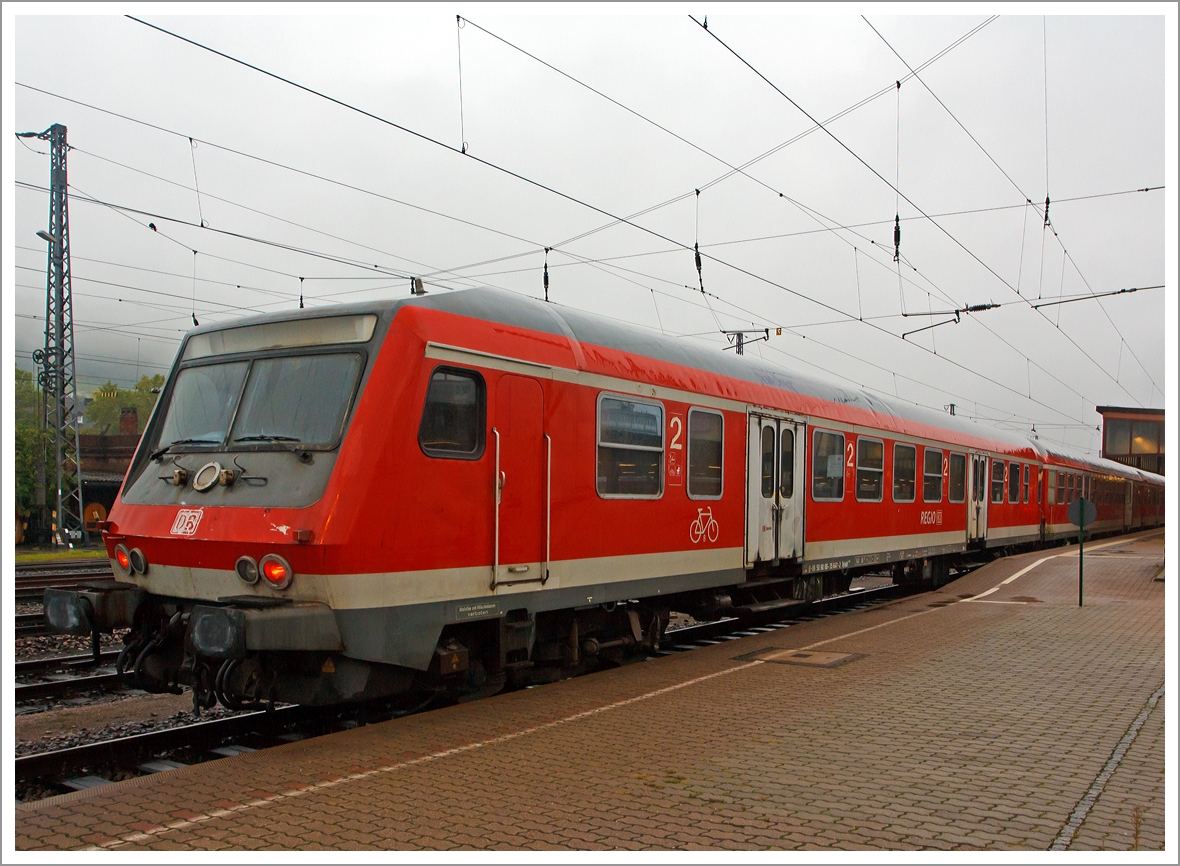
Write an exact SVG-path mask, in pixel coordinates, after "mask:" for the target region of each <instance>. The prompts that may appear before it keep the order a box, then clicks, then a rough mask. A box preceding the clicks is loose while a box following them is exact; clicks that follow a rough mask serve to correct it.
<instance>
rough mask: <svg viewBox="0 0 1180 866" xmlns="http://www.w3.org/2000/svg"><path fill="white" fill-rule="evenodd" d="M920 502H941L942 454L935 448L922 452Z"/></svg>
mask: <svg viewBox="0 0 1180 866" xmlns="http://www.w3.org/2000/svg"><path fill="white" fill-rule="evenodd" d="M922 501H923V502H942V452H941V451H939V450H938V449H937V448H927V449H926V450H925V451H923V452H922Z"/></svg>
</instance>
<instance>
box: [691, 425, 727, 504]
mask: <svg viewBox="0 0 1180 866" xmlns="http://www.w3.org/2000/svg"><path fill="white" fill-rule="evenodd" d="M724 429H725V424H724V419H723V418H722V417H721V415H720V414H719V413H717V412H705V411H703V410H701V409H689V410H688V495H689V496H690V497H692V498H693V499H697V498H704V499H716V498H718V497H719V496H721V478H722V472H721V454H722V441H723V440H724V436H723V432H724Z"/></svg>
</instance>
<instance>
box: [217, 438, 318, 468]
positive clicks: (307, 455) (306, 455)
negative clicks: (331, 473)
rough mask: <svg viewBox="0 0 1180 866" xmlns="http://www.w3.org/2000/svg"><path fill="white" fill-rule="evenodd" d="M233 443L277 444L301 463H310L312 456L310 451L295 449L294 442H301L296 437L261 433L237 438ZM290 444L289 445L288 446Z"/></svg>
mask: <svg viewBox="0 0 1180 866" xmlns="http://www.w3.org/2000/svg"><path fill="white" fill-rule="evenodd" d="M234 441H235V442H277V443H279V444H280V445H282V446H283V447H284V448H286V449H287V450H288V451H290V452H291V453H292V454H294V455H295V456H296V457H298V458H299V462H301V463H311V462H312V456H311V452H310V451H305V450H303V449H302V448H297V447H295V444H294V443H296V442H301V441H303V440H301V439H300V438H299V437H298V436H279V435H273V434H270V433H261V434H258V435H256V436H238V437H237V438H236V439H234ZM288 443H290V444H288Z"/></svg>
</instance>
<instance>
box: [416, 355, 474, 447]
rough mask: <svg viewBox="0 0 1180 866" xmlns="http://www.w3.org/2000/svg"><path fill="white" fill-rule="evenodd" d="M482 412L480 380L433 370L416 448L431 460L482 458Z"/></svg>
mask: <svg viewBox="0 0 1180 866" xmlns="http://www.w3.org/2000/svg"><path fill="white" fill-rule="evenodd" d="M486 411H487V410H486V399H485V389H484V381H483V377H482V376H480V375H479V374H478V373H476V372H474V371H472V370H459V369H455V368H451V367H437V368H435V370H434V372H433V373H432V374H431V376H430V385H429V387H428V388H427V389H426V405H425V406H424V407H423V409H422V421H421V423H420V424H419V425H418V445H419V446H420V447H421V448H422V450H423V452H425V453H426V454H428V455H430V456H431V457H454V458H460V459H468V460H473V459H475V458H478V457H479V456H480V455H481V454H483V443H484V418H485V416H486Z"/></svg>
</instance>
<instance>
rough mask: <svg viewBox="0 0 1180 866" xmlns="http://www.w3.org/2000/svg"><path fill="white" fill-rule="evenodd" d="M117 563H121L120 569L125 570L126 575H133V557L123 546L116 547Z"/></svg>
mask: <svg viewBox="0 0 1180 866" xmlns="http://www.w3.org/2000/svg"><path fill="white" fill-rule="evenodd" d="M115 562H117V563H119V568H121V569H123V573H124V574H131V555H130V554H129V553H128V552H127V548H126V547H124V546H123V545H121V544H119V545H116V546H115Z"/></svg>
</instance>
